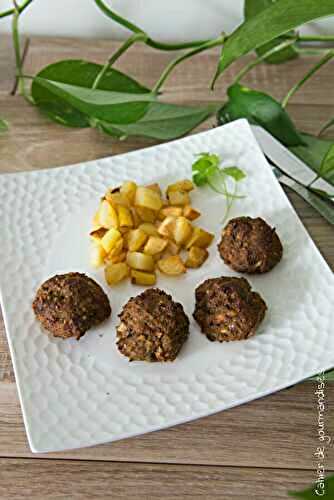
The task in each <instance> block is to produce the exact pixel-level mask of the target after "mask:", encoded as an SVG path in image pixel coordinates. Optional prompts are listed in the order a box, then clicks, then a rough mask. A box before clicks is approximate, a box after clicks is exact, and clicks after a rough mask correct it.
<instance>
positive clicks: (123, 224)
mask: <svg viewBox="0 0 334 500" xmlns="http://www.w3.org/2000/svg"><path fill="white" fill-rule="evenodd" d="M117 213H118V222H119V227H120V228H127V227H133V219H132V214H131V211H130V209H129V208H127V207H123V206H122V205H119V206H118V207H117Z"/></svg>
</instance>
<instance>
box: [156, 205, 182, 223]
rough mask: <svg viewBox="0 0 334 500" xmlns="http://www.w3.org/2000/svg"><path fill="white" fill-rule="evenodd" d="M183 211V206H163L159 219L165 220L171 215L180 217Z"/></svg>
mask: <svg viewBox="0 0 334 500" xmlns="http://www.w3.org/2000/svg"><path fill="white" fill-rule="evenodd" d="M182 213H183V210H182V208H181V207H172V206H169V207H163V208H162V209H161V210H160V212H159V219H160V220H164V219H165V218H166V217H168V216H169V215H172V216H173V217H180V215H182Z"/></svg>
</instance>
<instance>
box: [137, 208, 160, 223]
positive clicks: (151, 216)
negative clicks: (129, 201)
mask: <svg viewBox="0 0 334 500" xmlns="http://www.w3.org/2000/svg"><path fill="white" fill-rule="evenodd" d="M136 211H137V214H138V216H139V218H140V219H141V220H142V221H143V222H155V220H156V218H157V212H155V211H154V210H151V209H150V208H146V207H136Z"/></svg>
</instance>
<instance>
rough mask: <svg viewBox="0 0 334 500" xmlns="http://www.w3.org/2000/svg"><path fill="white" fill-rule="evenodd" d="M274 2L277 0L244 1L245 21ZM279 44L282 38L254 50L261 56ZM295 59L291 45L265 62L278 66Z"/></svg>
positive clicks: (296, 53)
mask: <svg viewBox="0 0 334 500" xmlns="http://www.w3.org/2000/svg"><path fill="white" fill-rule="evenodd" d="M275 1H277V0H245V6H244V13H245V19H246V20H247V19H251V18H252V17H254V16H256V15H257V14H258V13H259V12H261V11H262V10H264V9H266V8H267V7H269V6H270V5H272V4H273V3H274V2H275ZM289 35H291V36H293V35H295V32H294V31H290V32H289ZM281 42H282V38H276V39H275V40H272V41H271V42H268V43H266V44H264V45H262V46H261V47H258V48H257V49H256V52H257V54H258V55H259V56H262V55H263V54H265V53H266V52H268V51H269V50H271V49H273V48H274V47H276V46H278V45H280V43H281ZM296 57H298V52H297V50H296V48H295V47H294V46H293V45H292V46H290V47H286V48H284V49H282V50H280V51H279V52H277V53H276V54H272V55H271V56H269V57H267V58H266V59H265V61H266V62H267V63H270V64H280V63H283V62H285V61H289V60H291V59H295V58H296Z"/></svg>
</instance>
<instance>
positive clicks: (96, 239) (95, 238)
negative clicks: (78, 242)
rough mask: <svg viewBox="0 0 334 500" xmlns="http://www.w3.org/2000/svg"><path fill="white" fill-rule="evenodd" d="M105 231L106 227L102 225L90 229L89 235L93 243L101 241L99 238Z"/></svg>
mask: <svg viewBox="0 0 334 500" xmlns="http://www.w3.org/2000/svg"><path fill="white" fill-rule="evenodd" d="M107 231H108V229H105V228H104V227H99V228H98V229H94V231H91V232H90V233H89V236H90V237H91V239H92V241H94V242H95V243H101V240H102V238H103V236H104V235H105V234H106V232H107Z"/></svg>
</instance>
